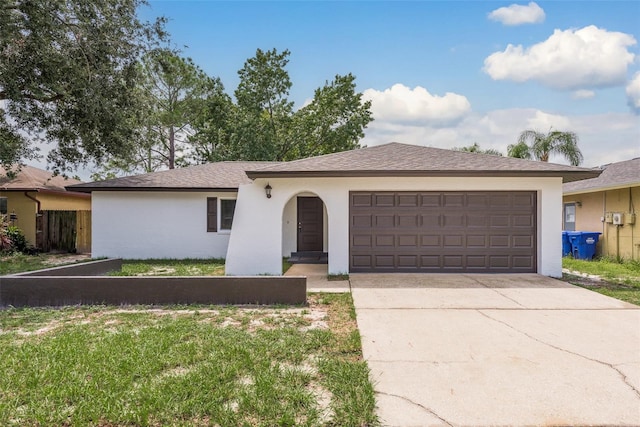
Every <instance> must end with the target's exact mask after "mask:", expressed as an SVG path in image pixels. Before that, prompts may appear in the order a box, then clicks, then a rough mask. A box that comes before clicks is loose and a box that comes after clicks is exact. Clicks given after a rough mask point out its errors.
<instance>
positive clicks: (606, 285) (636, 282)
mask: <svg viewBox="0 0 640 427" xmlns="http://www.w3.org/2000/svg"><path fill="white" fill-rule="evenodd" d="M562 267H563V268H564V269H566V270H569V272H568V273H566V272H565V273H564V274H563V279H564V280H566V281H568V282H570V283H573V284H575V285H578V286H582V287H584V288H587V289H591V290H593V291H596V292H599V293H601V294H604V295H608V296H610V297H613V298H618V299H620V300H623V301H627V302H630V303H632V304H636V305H640V262H638V261H624V262H621V263H620V262H616V261H612V260H608V259H599V260H593V261H587V260H579V259H573V258H571V257H566V258H563V259H562ZM576 273H578V274H576ZM589 276H596V277H589Z"/></svg>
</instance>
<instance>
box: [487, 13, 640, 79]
mask: <svg viewBox="0 0 640 427" xmlns="http://www.w3.org/2000/svg"><path fill="white" fill-rule="evenodd" d="M635 44H636V40H635V38H633V36H632V35H630V34H625V33H620V32H612V31H607V30H605V29H601V28H598V27H596V26H593V25H591V26H588V27H584V28H581V29H579V30H565V31H562V30H555V31H554V32H553V34H552V35H551V36H550V37H549V38H548V39H547V40H545V41H543V42H541V43H537V44H535V45H533V46H531V47H528V48H524V47H523V46H522V45H517V46H514V45H511V44H510V45H508V46H507V48H506V49H505V50H504V51H503V52H495V53H493V54H491V55H490V56H488V57H487V58H486V59H485V60H484V71H485V72H486V73H487V74H489V75H490V76H491V78H492V79H494V80H514V81H516V82H525V81H528V80H535V81H538V82H540V83H542V84H543V85H545V86H549V87H552V88H555V89H584V88H595V87H604V86H616V85H620V84H622V83H623V82H624V81H625V80H626V77H627V67H628V66H629V65H630V64H632V63H633V61H634V58H635V55H634V54H633V53H631V52H630V51H629V49H628V48H629V47H630V46H634V45H635Z"/></svg>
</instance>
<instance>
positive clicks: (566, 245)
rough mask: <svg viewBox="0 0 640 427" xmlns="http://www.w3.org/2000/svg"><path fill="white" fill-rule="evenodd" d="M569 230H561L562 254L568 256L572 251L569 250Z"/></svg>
mask: <svg viewBox="0 0 640 427" xmlns="http://www.w3.org/2000/svg"><path fill="white" fill-rule="evenodd" d="M568 233H569V232H568V231H563V232H562V256H568V255H569V254H571V253H572V251H571V240H569V234H568Z"/></svg>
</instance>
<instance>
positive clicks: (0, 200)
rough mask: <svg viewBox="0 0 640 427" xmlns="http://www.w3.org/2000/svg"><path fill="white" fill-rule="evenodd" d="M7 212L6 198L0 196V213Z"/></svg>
mask: <svg viewBox="0 0 640 427" xmlns="http://www.w3.org/2000/svg"><path fill="white" fill-rule="evenodd" d="M7 212H8V210H7V198H6V197H0V215H6V214H7Z"/></svg>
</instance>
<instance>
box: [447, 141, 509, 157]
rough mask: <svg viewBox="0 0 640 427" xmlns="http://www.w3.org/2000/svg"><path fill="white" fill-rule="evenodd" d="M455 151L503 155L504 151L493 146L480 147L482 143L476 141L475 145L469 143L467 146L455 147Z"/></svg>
mask: <svg viewBox="0 0 640 427" xmlns="http://www.w3.org/2000/svg"><path fill="white" fill-rule="evenodd" d="M453 150H455V151H466V152H467V153H478V154H491V155H493V156H502V153H501V152H499V151H498V150H495V149H493V148H487V149H484V148H480V144H478V143H477V142H474V143H473V145H469V146H467V147H454V148H453Z"/></svg>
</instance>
